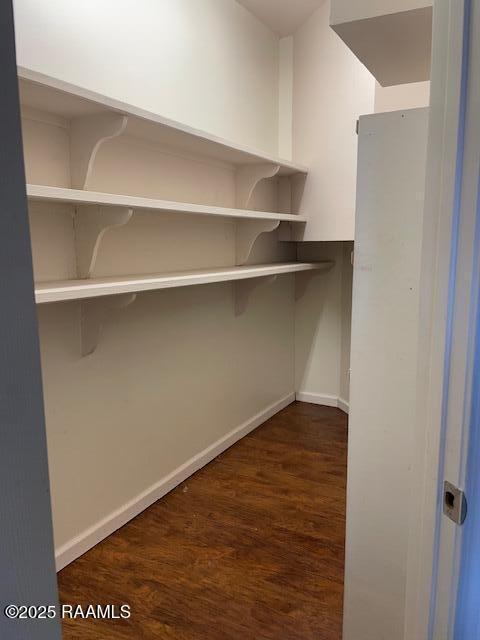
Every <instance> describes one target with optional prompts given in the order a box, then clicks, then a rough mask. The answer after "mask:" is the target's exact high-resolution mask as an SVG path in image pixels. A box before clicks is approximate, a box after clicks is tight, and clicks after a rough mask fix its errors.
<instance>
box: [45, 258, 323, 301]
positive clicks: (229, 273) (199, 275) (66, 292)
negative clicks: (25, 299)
mask: <svg viewBox="0 0 480 640" xmlns="http://www.w3.org/2000/svg"><path fill="white" fill-rule="evenodd" d="M332 264H333V263H332V262H331V261H323V262H290V263H278V264H263V265H249V266H244V267H226V268H221V269H201V270H192V271H180V272H172V273H166V274H155V275H141V276H120V277H112V278H91V279H87V280H64V281H55V282H39V283H36V284H35V300H36V302H37V304H45V303H48V302H65V301H68V300H83V299H86V298H97V297H99V296H112V295H119V294H125V293H129V294H130V293H138V292H141V291H153V290H157V289H169V288H173V287H188V286H192V285H199V284H208V283H212V282H227V281H237V280H247V279H252V278H262V277H266V276H278V275H282V274H285V273H298V272H304V271H311V272H314V271H321V270H326V269H329V268H330V267H331V266H332Z"/></svg>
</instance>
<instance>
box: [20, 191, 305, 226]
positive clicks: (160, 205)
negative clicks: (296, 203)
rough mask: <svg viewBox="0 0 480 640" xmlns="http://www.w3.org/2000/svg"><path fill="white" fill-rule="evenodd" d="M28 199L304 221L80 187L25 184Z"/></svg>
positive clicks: (240, 217) (143, 209)
mask: <svg viewBox="0 0 480 640" xmlns="http://www.w3.org/2000/svg"><path fill="white" fill-rule="evenodd" d="M27 196H28V199H29V200H31V201H33V202H61V203H67V204H73V205H86V206H89V205H98V206H102V207H124V208H127V209H133V210H137V211H156V212H158V213H180V214H182V213H184V214H192V215H203V216H215V217H219V218H238V219H244V220H278V221H279V222H296V223H305V222H306V221H307V218H305V217H304V216H300V215H296V214H290V213H270V212H268V211H253V210H249V209H233V208H232V209H231V208H226V207H215V206H210V205H208V206H207V205H201V204H191V203H188V202H172V201H170V200H156V199H152V198H143V197H139V196H125V195H119V194H113V193H102V192H98V191H84V190H83V189H65V188H62V187H50V186H45V185H38V184H27Z"/></svg>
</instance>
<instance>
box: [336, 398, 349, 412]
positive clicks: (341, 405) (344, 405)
mask: <svg viewBox="0 0 480 640" xmlns="http://www.w3.org/2000/svg"><path fill="white" fill-rule="evenodd" d="M338 408H339V409H341V410H342V411H343V412H344V413H349V411H350V404H349V403H348V402H347V401H346V400H344V399H343V398H340V397H339V398H338Z"/></svg>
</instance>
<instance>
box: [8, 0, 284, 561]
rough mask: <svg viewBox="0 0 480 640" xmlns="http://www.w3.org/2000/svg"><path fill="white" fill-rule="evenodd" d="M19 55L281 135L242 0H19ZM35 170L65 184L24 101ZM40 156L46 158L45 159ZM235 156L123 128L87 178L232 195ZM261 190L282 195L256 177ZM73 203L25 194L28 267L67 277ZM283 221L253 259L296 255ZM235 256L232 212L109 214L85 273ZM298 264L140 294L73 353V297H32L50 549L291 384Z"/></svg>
mask: <svg viewBox="0 0 480 640" xmlns="http://www.w3.org/2000/svg"><path fill="white" fill-rule="evenodd" d="M15 12H16V30H17V31H16V35H17V43H18V62H19V64H21V65H24V66H28V67H31V68H33V69H36V70H38V71H40V72H42V73H45V74H49V75H53V76H57V77H59V78H62V79H64V80H66V81H68V82H71V83H74V84H79V85H83V86H86V87H88V88H89V89H92V90H95V91H98V92H100V93H105V94H107V95H110V96H112V97H116V98H119V99H122V100H126V101H128V102H131V103H134V104H136V105H138V106H140V107H143V108H146V109H151V110H154V111H158V112H160V113H162V114H163V115H165V116H168V117H170V118H173V119H176V120H181V121H183V122H186V123H188V124H190V125H193V126H196V127H201V128H204V129H207V130H209V131H211V132H213V133H215V134H217V135H222V136H226V137H228V138H231V139H232V140H235V141H237V142H239V143H241V144H247V145H251V146H254V147H258V148H262V149H264V150H266V151H271V152H276V151H277V144H278V130H279V129H278V105H279V83H278V74H279V59H278V38H277V37H276V36H274V35H273V34H271V33H270V32H269V31H268V30H267V29H266V28H265V27H264V26H263V25H261V24H260V23H259V22H258V21H257V20H256V19H255V18H253V17H252V16H251V15H250V14H249V13H248V12H246V11H245V10H244V9H243V8H242V7H240V6H239V5H238V4H237V3H236V2H235V1H234V0H137V2H135V3H134V4H132V3H130V2H126V1H122V0H119V1H116V2H113V1H112V0H102V2H100V3H98V2H92V1H91V0H85V2H80V3H79V2H71V1H70V0H61V1H60V0H52V1H49V2H45V3H39V2H36V1H34V0H17V1H16V3H15ZM23 133H24V145H25V159H26V170H27V179H28V181H30V182H34V183H44V184H52V185H57V186H70V176H69V123H68V121H64V120H62V118H58V117H51V116H49V114H46V113H43V112H40V111H36V110H29V109H26V110H25V112H24V118H23ZM45 158H48V162H45ZM234 178H235V175H234V169H233V167H232V166H230V165H226V164H224V163H218V162H206V161H203V159H202V160H201V161H199V159H198V158H194V157H189V156H188V155H187V156H185V157H182V156H181V154H179V153H175V154H173V155H172V153H171V152H170V151H169V150H168V149H160V148H158V145H156V144H154V143H149V142H147V141H141V140H137V139H134V138H130V137H129V136H124V137H122V138H118V139H115V140H111V141H110V142H109V143H107V144H105V145H104V146H103V147H102V149H101V150H100V152H99V154H98V156H97V160H96V164H95V175H94V176H93V177H92V183H91V184H92V188H94V189H98V190H100V191H101V190H104V191H112V192H122V193H142V194H144V195H151V196H155V195H157V196H159V197H165V198H168V199H172V200H188V201H198V202H211V203H215V204H218V205H222V204H223V205H224V206H234V202H235V180H234ZM257 191H258V193H257V196H256V198H257V199H256V200H255V199H254V202H253V203H252V206H253V207H255V206H256V207H258V208H263V209H265V208H266V209H268V208H270V207H271V206H272V201H274V200H275V198H274V197H273V195H272V193H271V185H269V184H268V183H267V182H265V183H262V185H261V187H260V188H259V189H258V190H257ZM72 214H73V211H72V209H71V208H70V207H68V206H63V205H57V206H55V205H48V204H43V205H41V204H38V203H37V204H32V205H31V206H30V221H31V233H32V242H33V257H34V267H35V276H36V278H37V279H38V280H51V279H58V278H72V277H75V254H74V244H73V227H72ZM294 254H295V248H294V246H293V245H287V244H284V245H279V244H278V243H277V239H276V233H274V234H268V235H267V234H265V236H263V237H262V238H260V239H259V241H258V242H257V244H256V246H255V248H254V251H253V254H252V257H251V260H252V261H253V262H261V261H272V260H279V261H282V260H285V259H292V258H293V257H294ZM234 260H235V225H234V224H233V223H231V222H226V221H224V220H218V221H209V220H206V219H198V218H191V217H188V216H182V217H178V216H177V217H176V216H172V215H164V216H161V215H149V214H141V215H137V216H135V218H134V220H133V221H132V222H131V223H130V224H129V225H127V226H126V227H122V228H121V229H116V230H113V231H111V232H110V233H109V234H108V235H107V236H106V237H105V242H104V243H103V245H102V250H101V252H100V255H99V260H98V262H97V268H96V273H95V275H107V274H116V273H128V272H130V273H142V272H154V271H166V270H172V269H173V270H175V269H182V268H202V267H205V266H224V265H225V266H226V265H231V264H233V263H234ZM293 285H294V279H293V277H289V276H287V277H281V278H279V279H278V280H277V281H276V282H275V283H270V285H265V286H262V287H260V288H259V289H258V290H257V291H255V292H254V294H253V296H252V298H251V301H250V304H249V305H248V308H247V310H246V312H245V314H244V315H243V316H238V317H236V316H235V314H234V298H233V288H232V285H231V284H219V285H207V286H202V287H192V288H186V289H182V290H172V291H164V292H155V293H151V294H143V295H140V296H139V297H138V299H137V301H136V302H135V303H134V304H133V305H131V306H130V307H128V308H127V309H124V310H122V311H119V312H117V313H113V314H112V315H109V316H107V319H106V322H105V326H104V329H103V332H102V336H101V339H100V343H99V346H98V348H97V350H96V351H95V353H94V354H93V355H91V356H89V357H87V358H81V355H80V318H81V308H80V304H79V303H75V302H74V303H65V304H59V305H56V304H54V305H46V306H45V307H42V308H40V309H39V330H40V340H41V351H42V366H43V379H44V391H45V406H46V416H47V438H48V449H49V464H50V476H51V485H52V501H53V517H54V530H55V543H56V550H57V555H58V559H59V566H63V565H64V564H65V563H66V562H69V561H70V560H72V559H73V558H75V557H76V556H77V555H78V554H79V553H81V552H83V551H85V550H86V549H87V548H89V546H91V545H93V544H95V543H96V542H97V541H98V540H100V539H102V538H103V537H104V536H106V535H108V534H109V533H110V532H111V531H112V530H114V529H115V528H116V527H118V526H120V525H121V524H123V523H124V522H125V521H126V520H128V519H129V518H131V517H132V516H134V515H135V514H136V513H137V512H138V511H139V510H141V509H142V508H145V507H146V506H148V504H150V503H151V502H153V501H155V500H156V499H157V498H159V497H160V496H161V495H163V494H164V493H165V492H166V491H168V490H169V489H171V488H172V487H173V486H175V484H176V483H178V482H180V481H181V480H183V478H184V477H186V476H188V475H189V474H190V473H192V472H193V471H194V470H195V469H196V468H198V467H199V466H201V465H202V464H204V463H206V462H208V460H209V459H210V458H211V457H212V456H214V455H215V454H216V453H218V452H219V451H221V450H222V448H224V447H225V446H227V445H228V444H231V442H232V441H233V440H234V439H235V438H238V437H240V436H241V435H242V434H244V433H245V431H246V430H248V429H251V428H253V427H255V426H257V425H258V424H259V423H260V422H261V421H262V420H264V419H266V418H268V417H269V415H270V413H271V412H272V411H273V412H274V411H276V410H278V409H279V408H281V407H282V406H283V405H284V404H285V403H288V402H289V401H291V399H292V398H293V397H294V391H295V386H294V295H293V294H294V287H293Z"/></svg>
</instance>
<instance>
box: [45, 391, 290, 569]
mask: <svg viewBox="0 0 480 640" xmlns="http://www.w3.org/2000/svg"><path fill="white" fill-rule="evenodd" d="M294 400H295V394H294V393H290V394H289V395H288V396H286V397H285V398H282V400H279V401H278V402H275V403H274V404H272V405H270V406H269V407H267V408H266V409H265V410H264V411H261V412H260V413H258V414H257V415H256V416H254V417H253V418H251V419H250V420H247V422H244V423H243V424H241V425H240V426H239V427H237V428H236V429H233V431H230V432H229V433H227V434H226V435H225V436H223V438H220V440H217V441H216V442H214V443H213V444H212V445H211V446H210V447H207V448H206V449H204V450H203V451H201V452H200V453H198V454H197V455H196V456H194V457H193V458H190V460H188V461H187V462H185V464H182V465H181V466H180V467H178V468H177V469H175V470H174V471H172V473H170V474H168V475H167V476H165V477H164V478H162V479H161V480H160V481H159V482H157V483H156V484H154V485H153V486H152V487H149V488H148V489H147V490H146V491H144V492H142V493H141V494H139V495H138V496H136V497H135V498H134V499H133V500H130V501H129V502H127V503H125V504H124V505H122V506H121V507H120V508H119V509H117V510H116V511H113V512H112V513H110V514H109V515H108V516H106V517H105V518H103V519H102V520H100V521H99V522H97V523H96V524H94V525H93V526H92V527H89V528H88V529H86V530H85V531H83V532H82V533H80V534H79V535H78V536H76V537H75V538H73V539H72V540H69V541H68V542H67V543H66V544H64V545H62V546H61V547H59V548H58V549H56V552H55V561H56V566H57V571H60V569H63V567H66V566H67V564H70V562H73V561H74V560H76V559H77V558H79V557H80V556H81V555H83V554H84V553H85V552H86V551H88V550H89V549H91V548H92V547H94V546H95V545H96V544H98V543H99V542H101V541H102V540H104V539H105V538H107V537H108V536H109V535H111V534H112V533H113V532H114V531H116V530H117V529H119V528H120V527H123V525H124V524H126V523H127V522H128V521H129V520H131V519H132V518H134V517H135V516H137V515H138V514H139V513H141V512H142V511H144V510H145V509H146V508H147V507H149V506H150V505H152V504H153V503H154V502H156V501H157V500H158V499H159V498H161V497H163V496H164V495H165V494H167V493H168V492H169V491H171V490H172V489H174V488H175V487H176V486H178V485H179V484H180V483H181V482H183V481H184V480H186V479H187V478H188V477H189V476H191V475H192V474H193V473H195V471H198V470H199V469H201V467H203V466H205V465H206V464H208V463H209V462H211V461H212V460H213V459H214V458H216V457H217V456H218V455H219V454H220V453H222V451H225V450H226V449H228V448H229V447H231V446H232V444H235V442H237V441H238V440H240V439H241V438H243V436H246V435H247V433H250V432H251V431H253V430H254V429H256V428H257V427H258V426H260V425H261V424H262V423H263V422H265V421H266V420H268V419H269V418H271V417H272V416H274V415H275V414H276V413H278V412H279V411H281V410H282V409H284V408H285V407H286V406H288V405H289V404H291V403H292V402H293V401H294Z"/></svg>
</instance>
